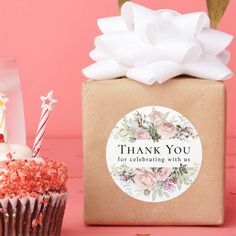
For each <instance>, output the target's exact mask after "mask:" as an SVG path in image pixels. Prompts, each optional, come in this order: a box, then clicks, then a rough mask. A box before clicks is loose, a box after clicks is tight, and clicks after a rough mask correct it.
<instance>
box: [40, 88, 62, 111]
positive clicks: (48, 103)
mask: <svg viewBox="0 0 236 236" xmlns="http://www.w3.org/2000/svg"><path fill="white" fill-rule="evenodd" d="M40 99H41V100H42V102H43V103H42V106H41V108H45V109H48V110H49V111H51V110H52V108H53V106H54V105H55V103H57V102H58V101H57V100H56V99H54V93H53V90H51V91H50V92H49V93H48V95H47V96H46V97H45V96H41V97H40Z"/></svg>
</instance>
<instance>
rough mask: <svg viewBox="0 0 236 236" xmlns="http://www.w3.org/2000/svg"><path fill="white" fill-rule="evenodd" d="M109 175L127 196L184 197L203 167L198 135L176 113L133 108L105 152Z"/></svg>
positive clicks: (150, 199)
mask: <svg viewBox="0 0 236 236" xmlns="http://www.w3.org/2000/svg"><path fill="white" fill-rule="evenodd" d="M106 160H107V166H108V170H109V173H110V174H111V176H112V178H113V180H114V181H115V183H116V184H117V185H118V186H119V188H120V189H121V190H123V191H124V192H125V193H126V194H128V195H129V196H131V197H133V198H136V199H138V200H141V201H145V202H163V201H167V200H170V199H173V198H175V197H177V196H179V195H180V194H182V193H183V192H185V191H186V190H187V189H188V188H189V187H190V186H191V184H192V183H193V181H194V180H195V179H196V177H197V175H198V173H199V170H200V167H201V162H202V145H201V140H200V138H199V136H198V133H197V131H196V130H195V128H194V127H193V125H192V124H191V122H190V121H189V120H188V119H186V118H185V117H184V116H183V115H181V114H180V113H178V112H176V111H174V110H172V109H170V108H167V107H160V106H148V107H142V108H139V109H136V110H134V111H132V112H130V113H128V114H127V115H126V116H125V117H123V118H122V119H121V120H120V121H119V122H118V123H117V124H116V126H115V127H114V128H113V130H112V132H111V134H110V136H109V139H108V142H107V148H106Z"/></svg>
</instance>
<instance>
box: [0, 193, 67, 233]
mask: <svg viewBox="0 0 236 236" xmlns="http://www.w3.org/2000/svg"><path fill="white" fill-rule="evenodd" d="M66 200H67V193H50V194H47V195H42V196H38V197H35V198H32V197H23V198H4V199H0V235H1V236H34V235H35V236H36V235H37V236H60V233H61V226H62V222H63V216H64V211H65V206H66Z"/></svg>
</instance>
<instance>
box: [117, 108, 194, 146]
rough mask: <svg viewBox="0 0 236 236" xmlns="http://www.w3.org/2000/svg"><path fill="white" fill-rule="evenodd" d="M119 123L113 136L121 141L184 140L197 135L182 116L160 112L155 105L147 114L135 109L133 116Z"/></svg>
mask: <svg viewBox="0 0 236 236" xmlns="http://www.w3.org/2000/svg"><path fill="white" fill-rule="evenodd" d="M120 124H121V126H119V127H118V126H117V127H116V129H115V132H114V138H115V139H121V141H122V142H126V141H129V142H135V141H136V140H141V139H152V140H153V141H154V142H158V141H159V140H161V139H180V140H186V139H188V138H190V137H191V138H196V137H197V134H195V132H194V130H193V129H192V126H191V124H190V123H189V121H188V120H186V119H185V118H184V117H183V116H181V115H170V113H169V112H166V113H162V112H160V111H158V110H157V109H156V108H155V107H153V108H152V111H151V112H150V113H149V114H148V115H146V114H145V115H142V114H140V112H138V111H136V112H134V113H133V118H129V119H128V118H126V117H124V118H123V120H122V122H120Z"/></svg>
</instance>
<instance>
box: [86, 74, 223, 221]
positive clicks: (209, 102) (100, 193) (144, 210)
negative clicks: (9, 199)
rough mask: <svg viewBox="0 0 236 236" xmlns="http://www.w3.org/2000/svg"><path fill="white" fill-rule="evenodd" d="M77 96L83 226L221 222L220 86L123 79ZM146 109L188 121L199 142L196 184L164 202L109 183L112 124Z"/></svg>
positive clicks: (185, 80) (93, 83)
mask: <svg viewBox="0 0 236 236" xmlns="http://www.w3.org/2000/svg"><path fill="white" fill-rule="evenodd" d="M82 94H83V144H84V185H85V212H84V214H85V215H84V219H85V222H86V223H87V224H108V225H113V224H115V225H158V224H163V225H169V224H170V225H173V224H180V225H183V224H184V225H193V224H194V225H219V224H222V223H223V222H224V166H225V164H224V163H225V109H226V106H225V87H224V84H223V83H222V82H216V81H208V80H201V79H193V78H177V79H172V80H170V81H167V82H166V83H165V84H162V85H159V84H154V85H151V86H148V85H143V84H141V83H138V82H136V81H132V80H129V79H126V78H122V79H116V80H106V81H88V82H85V83H84V84H83V89H82ZM147 106H148V107H150V106H152V107H154V106H158V107H168V108H170V109H172V110H175V111H178V113H180V114H182V115H183V116H184V117H186V118H187V119H188V120H189V121H191V123H192V125H193V126H194V127H195V129H196V130H197V132H198V135H199V137H200V140H201V144H202V163H201V168H200V171H199V173H198V176H197V177H196V179H195V181H194V182H193V183H192V184H191V186H190V187H189V188H188V189H187V190H186V191H185V192H183V193H182V194H180V195H179V196H177V197H175V198H173V199H171V200H167V201H163V202H148V201H143V200H142V201H140V200H139V199H136V198H134V197H132V196H129V195H128V194H126V193H125V192H124V191H122V190H121V189H120V187H119V186H117V184H116V183H115V181H113V179H112V177H111V174H110V173H109V170H108V164H107V161H106V148H107V142H108V138H109V135H110V133H111V131H112V129H113V128H114V127H115V126H116V124H117V122H118V121H119V120H120V119H121V118H122V117H124V116H125V115H126V114H128V113H129V112H130V111H133V110H135V109H138V108H140V107H147ZM156 143H158V142H156ZM114 155H115V151H114ZM143 181H145V179H144V180H143ZM146 181H148V179H146ZM148 183H149V182H148Z"/></svg>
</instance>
